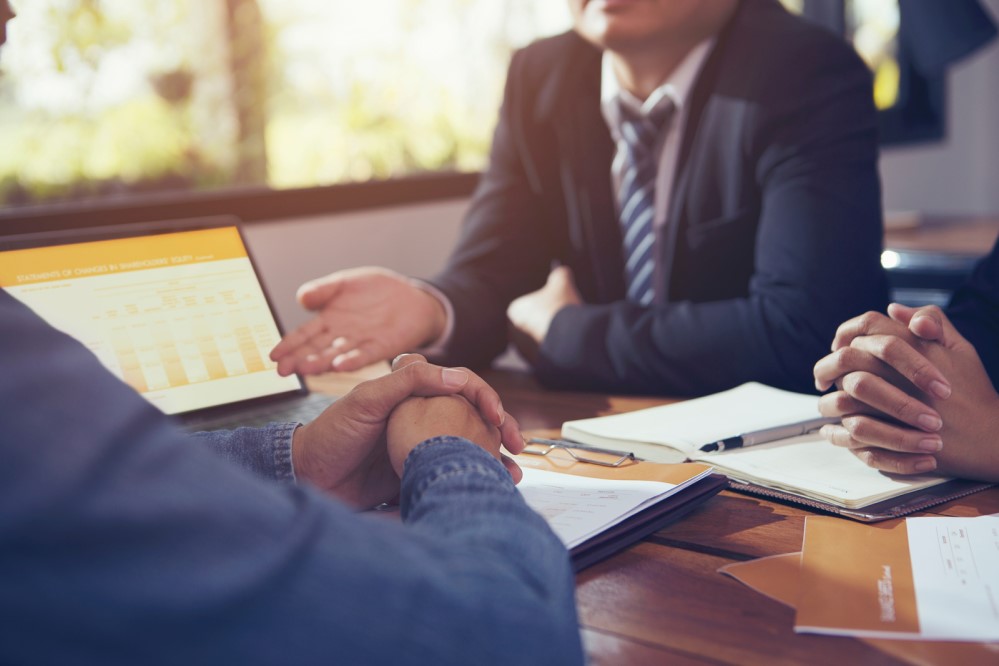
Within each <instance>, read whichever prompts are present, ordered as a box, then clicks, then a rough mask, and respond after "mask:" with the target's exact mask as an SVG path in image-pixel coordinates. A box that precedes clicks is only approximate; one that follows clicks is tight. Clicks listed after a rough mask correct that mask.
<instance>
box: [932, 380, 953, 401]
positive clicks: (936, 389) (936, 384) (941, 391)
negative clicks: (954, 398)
mask: <svg viewBox="0 0 999 666" xmlns="http://www.w3.org/2000/svg"><path fill="white" fill-rule="evenodd" d="M930 391H932V392H933V395H935V396H936V397H938V398H949V397H950V387H949V386H947V385H946V384H944V383H943V382H941V381H939V380H936V379H934V380H933V381H932V382H930Z"/></svg>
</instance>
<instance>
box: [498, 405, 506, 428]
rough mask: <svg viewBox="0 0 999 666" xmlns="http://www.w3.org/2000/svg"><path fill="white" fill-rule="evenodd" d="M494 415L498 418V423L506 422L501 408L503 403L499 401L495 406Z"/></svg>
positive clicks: (504, 413)
mask: <svg viewBox="0 0 999 666" xmlns="http://www.w3.org/2000/svg"><path fill="white" fill-rule="evenodd" d="M496 416H497V418H499V425H501V426H502V425H503V424H504V423H505V422H506V412H505V411H504V410H503V403H502V402H501V403H499V404H498V405H497V406H496Z"/></svg>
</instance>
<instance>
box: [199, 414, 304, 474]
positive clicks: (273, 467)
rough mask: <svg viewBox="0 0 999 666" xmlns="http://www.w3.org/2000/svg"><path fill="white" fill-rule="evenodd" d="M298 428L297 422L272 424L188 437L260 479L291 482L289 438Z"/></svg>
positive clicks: (292, 471)
mask: <svg viewBox="0 0 999 666" xmlns="http://www.w3.org/2000/svg"><path fill="white" fill-rule="evenodd" d="M298 426H299V424H298V423H271V424H270V425H267V426H265V427H263V428H237V429H236V430H212V431H207V432H196V433H192V434H191V438H192V439H193V440H194V441H196V442H198V443H199V444H201V445H202V446H204V447H206V448H208V449H210V450H211V451H214V452H215V453H216V454H217V455H218V456H220V457H222V458H223V459H225V460H228V461H229V462H231V463H233V464H235V465H239V466H240V467H242V468H243V469H245V470H248V471H250V472H253V473H254V474H256V475H257V476H259V477H261V478H264V479H269V480H271V481H281V482H284V483H294V482H295V470H294V468H293V467H292V464H291V438H292V435H293V434H294V433H295V428H297V427H298Z"/></svg>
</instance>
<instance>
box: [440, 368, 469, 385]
mask: <svg viewBox="0 0 999 666" xmlns="http://www.w3.org/2000/svg"><path fill="white" fill-rule="evenodd" d="M441 378H442V379H443V380H444V386H451V387H458V386H464V385H465V382H467V381H468V373H467V372H464V371H463V370H456V369H455V368H444V370H443V371H442V372H441Z"/></svg>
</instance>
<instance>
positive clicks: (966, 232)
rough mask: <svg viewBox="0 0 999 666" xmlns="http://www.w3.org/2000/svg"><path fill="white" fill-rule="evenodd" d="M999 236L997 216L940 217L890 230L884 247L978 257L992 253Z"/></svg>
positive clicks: (892, 227)
mask: <svg viewBox="0 0 999 666" xmlns="http://www.w3.org/2000/svg"><path fill="white" fill-rule="evenodd" d="M889 217H890V216H889ZM997 235H999V218H996V217H995V216H984V215H983V216H977V217H975V216H968V217H958V216H953V215H950V216H946V215H936V216H924V217H920V218H919V219H916V220H913V223H912V224H896V225H889V226H887V228H886V229H885V239H884V244H885V248H886V249H890V250H909V251H916V252H937V253H944V254H958V255H968V256H974V257H978V256H982V255H983V254H986V253H988V251H989V250H990V249H991V248H992V244H993V243H994V242H995V240H996V236H997Z"/></svg>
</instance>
